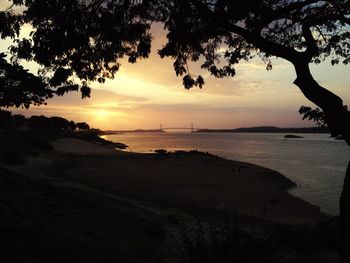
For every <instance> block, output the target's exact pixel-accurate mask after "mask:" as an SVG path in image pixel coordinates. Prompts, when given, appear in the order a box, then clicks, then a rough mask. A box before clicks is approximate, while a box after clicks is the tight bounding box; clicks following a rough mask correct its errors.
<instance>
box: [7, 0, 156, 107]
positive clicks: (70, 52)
mask: <svg viewBox="0 0 350 263" xmlns="http://www.w3.org/2000/svg"><path fill="white" fill-rule="evenodd" d="M12 2H13V6H24V9H25V11H24V12H22V13H16V12H15V11H14V10H13V8H12V7H11V8H9V9H8V10H4V11H1V12H0V22H1V28H0V37H1V38H2V39H4V38H8V37H10V38H12V39H14V44H13V45H12V46H11V48H10V53H11V58H10V59H11V63H10V64H9V63H8V62H7V61H6V60H5V55H4V54H3V53H2V54H0V55H1V57H0V59H1V61H0V62H1V63H0V81H2V82H7V85H4V86H3V85H1V86H0V106H17V107H18V106H24V107H29V105H30V104H41V103H43V102H44V101H45V99H47V98H48V97H52V96H54V95H63V94H65V93H66V92H69V91H77V90H80V91H81V93H82V97H83V98H84V97H89V95H90V87H89V82H91V81H99V82H101V83H103V82H104V81H105V79H106V78H113V77H114V74H115V73H116V72H117V71H118V69H119V66H120V64H119V62H118V61H119V59H121V58H123V57H128V60H129V62H130V63H135V62H136V61H137V60H138V59H140V58H147V57H148V55H149V53H150V47H151V34H150V32H149V30H150V25H151V20H150V19H149V17H152V18H153V19H155V18H156V17H159V16H160V11H161V9H160V8H157V9H156V8H155V5H156V4H157V3H158V1H120V0H114V1H113V0H109V1H107V0H51V1H48V0H15V1H12ZM159 2H160V1H159ZM158 7H159V6H158ZM25 23H27V24H30V25H31V26H32V28H33V31H32V32H31V37H30V38H29V39H20V38H19V33H20V28H21V26H23V25H24V24H25ZM22 60H27V61H35V62H36V63H38V64H39V65H40V66H41V70H40V71H39V73H38V76H32V75H31V74H29V73H28V72H26V71H24V70H23V68H22V67H20V62H21V61H22ZM14 71H15V73H13V72H14ZM18 72H20V74H22V75H23V76H22V75H21V76H19V77H18V78H17V80H13V81H12V79H11V77H12V76H13V74H17V73H18ZM73 79H76V80H77V81H74V80H73ZM15 81H18V83H17V82H16V83H15V84H13V82H15ZM8 82H10V83H8ZM40 82H41V83H40ZM12 84H13V85H12ZM34 86H36V87H35V88H34ZM32 89H35V91H33V90H32ZM12 93H16V94H17V95H19V98H16V97H15V96H13V95H12ZM22 97H23V98H22Z"/></svg>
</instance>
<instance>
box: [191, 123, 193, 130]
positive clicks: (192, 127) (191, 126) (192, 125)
mask: <svg viewBox="0 0 350 263" xmlns="http://www.w3.org/2000/svg"><path fill="white" fill-rule="evenodd" d="M191 132H193V122H191Z"/></svg>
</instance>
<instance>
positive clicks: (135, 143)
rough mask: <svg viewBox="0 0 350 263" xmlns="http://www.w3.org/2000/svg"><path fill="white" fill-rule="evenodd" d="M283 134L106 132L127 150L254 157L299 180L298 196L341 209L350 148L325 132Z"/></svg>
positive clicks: (330, 208)
mask: <svg viewBox="0 0 350 263" xmlns="http://www.w3.org/2000/svg"><path fill="white" fill-rule="evenodd" d="M284 135H285V134H279V133H277V134H276V133H180V132H174V133H170V132H165V133H125V134H120V135H108V136H105V138H106V139H107V140H111V141H116V142H122V143H125V144H127V145H128V146H129V148H128V150H132V151H136V152H149V151H152V150H156V149H166V150H168V151H174V150H180V149H181V150H191V149H197V150H199V151H204V152H210V153H212V154H216V155H219V156H222V157H226V158H227V159H232V160H239V161H245V162H250V163H254V164H258V165H262V166H264V167H268V168H271V169H274V170H276V171H279V172H280V173H282V174H284V175H285V176H287V177H289V178H290V179H292V180H293V181H294V182H296V183H297V184H298V187H295V188H293V189H291V190H290V192H291V193H292V194H294V195H296V196H299V197H301V198H303V199H304V200H307V201H309V202H310V203H313V204H316V205H319V206H320V207H321V210H322V211H324V212H326V213H329V214H332V215H337V214H339V208H338V201H339V197H340V193H341V189H342V184H343V179H344V175H345V171H346V167H347V163H348V161H349V159H350V147H348V146H347V145H346V144H345V142H344V141H339V140H334V139H333V138H330V137H329V135H327V134H302V135H301V136H303V137H304V138H303V139H284V138H283V137H284Z"/></svg>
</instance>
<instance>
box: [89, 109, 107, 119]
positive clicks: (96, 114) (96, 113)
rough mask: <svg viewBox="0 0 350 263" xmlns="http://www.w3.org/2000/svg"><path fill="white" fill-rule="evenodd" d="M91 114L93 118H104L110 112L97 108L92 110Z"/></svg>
mask: <svg viewBox="0 0 350 263" xmlns="http://www.w3.org/2000/svg"><path fill="white" fill-rule="evenodd" d="M92 115H93V116H94V117H95V118H99V119H104V118H108V117H110V116H111V113H110V112H109V111H107V110H104V109H99V110H93V111H92Z"/></svg>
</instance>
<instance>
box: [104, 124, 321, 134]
mask: <svg viewBox="0 0 350 263" xmlns="http://www.w3.org/2000/svg"><path fill="white" fill-rule="evenodd" d="M152 132H166V129H165V130H163V129H149V130H148V129H135V130H106V131H103V132H102V135H112V134H121V133H152ZM193 132H200V133H328V131H324V130H322V129H320V128H318V127H306V128H295V127H291V128H280V127H275V126H259V127H242V128H236V129H197V130H195V131H193Z"/></svg>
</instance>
